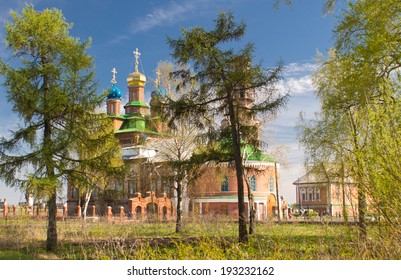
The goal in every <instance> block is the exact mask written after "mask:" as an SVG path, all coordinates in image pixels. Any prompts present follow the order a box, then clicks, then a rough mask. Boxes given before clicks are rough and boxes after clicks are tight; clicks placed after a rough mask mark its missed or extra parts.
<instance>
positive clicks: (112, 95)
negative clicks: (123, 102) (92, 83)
mask: <svg viewBox="0 0 401 280" xmlns="http://www.w3.org/2000/svg"><path fill="white" fill-rule="evenodd" d="M111 73H113V78H112V79H111V83H112V86H111V89H110V91H109V95H107V99H121V96H122V93H121V90H120V89H119V88H118V87H117V86H116V84H117V81H116V74H117V70H116V68H115V67H113V69H112V70H111Z"/></svg>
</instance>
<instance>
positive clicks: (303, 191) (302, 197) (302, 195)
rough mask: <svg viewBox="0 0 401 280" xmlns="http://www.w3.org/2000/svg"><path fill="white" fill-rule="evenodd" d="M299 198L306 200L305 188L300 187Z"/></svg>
mask: <svg viewBox="0 0 401 280" xmlns="http://www.w3.org/2000/svg"><path fill="white" fill-rule="evenodd" d="M301 200H302V201H306V190H305V189H304V188H301Z"/></svg>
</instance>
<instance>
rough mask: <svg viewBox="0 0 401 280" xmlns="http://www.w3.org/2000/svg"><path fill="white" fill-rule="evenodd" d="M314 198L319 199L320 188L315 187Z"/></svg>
mask: <svg viewBox="0 0 401 280" xmlns="http://www.w3.org/2000/svg"><path fill="white" fill-rule="evenodd" d="M315 200H316V201H319V200H320V189H315Z"/></svg>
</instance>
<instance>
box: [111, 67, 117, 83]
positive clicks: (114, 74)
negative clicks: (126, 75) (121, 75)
mask: <svg viewBox="0 0 401 280" xmlns="http://www.w3.org/2000/svg"><path fill="white" fill-rule="evenodd" d="M111 73H113V78H112V79H111V83H112V84H117V81H116V74H117V70H116V67H113V69H111Z"/></svg>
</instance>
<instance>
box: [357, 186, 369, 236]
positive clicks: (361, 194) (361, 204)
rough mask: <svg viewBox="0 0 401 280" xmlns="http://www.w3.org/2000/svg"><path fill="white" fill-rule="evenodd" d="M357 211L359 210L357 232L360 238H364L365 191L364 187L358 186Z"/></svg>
mask: <svg viewBox="0 0 401 280" xmlns="http://www.w3.org/2000/svg"><path fill="white" fill-rule="evenodd" d="M358 212H359V217H358V218H359V222H358V226H359V232H360V234H361V238H362V239H366V237H367V228H366V193H365V189H364V188H361V186H358Z"/></svg>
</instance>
